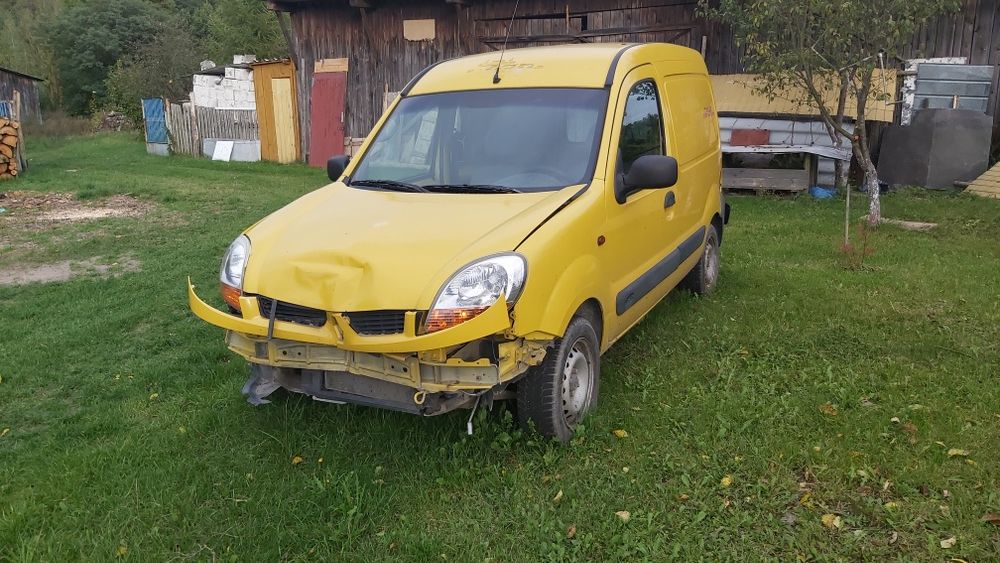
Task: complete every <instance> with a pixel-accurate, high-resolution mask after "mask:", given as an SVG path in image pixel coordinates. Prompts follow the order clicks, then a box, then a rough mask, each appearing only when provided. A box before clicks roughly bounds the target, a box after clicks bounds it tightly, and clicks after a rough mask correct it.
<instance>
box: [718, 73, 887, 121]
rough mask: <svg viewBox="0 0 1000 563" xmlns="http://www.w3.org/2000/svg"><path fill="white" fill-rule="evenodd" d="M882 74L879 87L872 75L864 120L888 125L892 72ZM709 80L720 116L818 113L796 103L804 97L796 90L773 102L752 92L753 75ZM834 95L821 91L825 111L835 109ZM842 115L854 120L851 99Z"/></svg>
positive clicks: (877, 76) (854, 105) (878, 75)
mask: <svg viewBox="0 0 1000 563" xmlns="http://www.w3.org/2000/svg"><path fill="white" fill-rule="evenodd" d="M884 74H885V81H884V86H883V78H882V76H883V73H882V72H881V71H878V70H877V71H875V77H874V80H873V85H872V86H873V92H872V96H871V99H870V101H869V102H868V107H867V108H866V109H867V111H868V115H867V119H868V120H869V121H885V122H888V123H892V121H893V119H892V118H893V113H894V111H895V106H894V105H892V104H889V103H887V101H890V102H891V101H892V100H893V99H895V92H896V71H894V70H890V71H886V72H885V73H884ZM711 79H712V89H713V90H714V91H715V103H716V106H717V108H718V111H719V113H720V114H742V115H801V116H809V117H816V116H818V115H819V111H817V110H815V109H813V108H812V107H811V106H809V104H807V103H802V102H800V101H799V100H804V99H806V96H805V95H804V93H803V92H802V91H801V90H799V89H789V90H788V91H787V92H786V93H784V94H783V95H781V96H777V97H775V99H773V100H769V99H767V96H764V95H762V94H759V93H757V92H755V91H754V86H756V85H757V84H758V83H759V78H758V76H757V75H755V74H723V75H716V76H712V77H711ZM883 92H888V95H883ZM837 95H838V92H837V91H836V90H834V89H833V88H826V89H825V90H824V91H823V99H824V101H825V102H826V106H827V107H829V108H836V107H837ZM844 114H845V115H846V116H847V117H849V118H850V119H856V118H857V103H856V102H855V101H854V99H853V97H852V96H848V97H847V106H846V111H845V112H844Z"/></svg>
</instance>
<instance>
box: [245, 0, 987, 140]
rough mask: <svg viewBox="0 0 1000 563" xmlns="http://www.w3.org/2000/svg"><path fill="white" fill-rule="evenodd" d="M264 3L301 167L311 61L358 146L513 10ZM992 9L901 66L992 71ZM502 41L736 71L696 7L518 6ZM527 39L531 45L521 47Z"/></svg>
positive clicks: (312, 0)
mask: <svg viewBox="0 0 1000 563" xmlns="http://www.w3.org/2000/svg"><path fill="white" fill-rule="evenodd" d="M270 2H271V4H272V5H273V6H275V7H277V8H279V9H281V10H284V11H287V12H289V13H290V16H291V24H292V25H291V37H292V49H291V51H292V52H293V53H295V55H296V56H297V57H298V58H297V60H296V61H295V62H296V76H297V86H298V91H297V96H298V104H297V105H298V108H299V113H298V116H299V126H300V138H301V139H302V151H303V156H304V157H305V156H306V155H308V152H309V146H308V140H309V137H310V122H311V116H310V115H309V113H310V109H309V108H310V107H311V103H310V102H311V85H312V77H313V73H314V65H315V62H316V61H318V60H323V59H334V58H347V59H349V65H350V71H349V73H348V86H347V103H346V108H345V113H346V120H345V134H346V135H347V136H348V137H362V136H365V135H367V134H368V132H369V131H370V129H371V128H372V126H373V125H374V123H375V122H376V120H377V119H378V117H379V116H380V115H381V113H382V111H383V107H384V106H383V104H384V97H385V92H387V91H388V92H398V91H399V90H401V89H402V88H403V86H404V85H405V84H406V83H407V82H408V81H409V80H410V78H411V77H413V76H414V75H416V74H417V73H418V72H420V71H421V70H422V69H423V68H425V67H427V66H428V65H430V64H432V63H435V62H438V61H440V60H444V59H448V58H452V57H458V56H462V55H468V54H474V53H481V52H487V51H490V50H494V49H498V48H499V47H500V43H501V42H502V37H503V35H504V33H505V31H506V27H507V24H508V22H509V19H510V16H511V12H512V10H513V8H514V4H515V0H493V1H486V0H479V1H476V2H467V3H465V4H464V5H461V4H455V3H449V2H445V1H444V0H371V1H370V4H371V5H372V6H374V7H373V8H371V9H359V8H352V7H350V5H349V2H348V0H325V1H317V0H270ZM998 4H1000V0H965V3H964V6H963V8H962V10H961V11H959V12H956V13H954V14H948V15H945V16H942V17H940V18H938V19H937V20H935V21H933V22H931V23H929V24H928V25H925V26H923V27H922V29H920V30H919V31H918V32H917V33H916V34H915V35H914V38H913V41H912V42H911V44H910V46H909V48H908V49H907V50H906V52H905V53H904V56H905V57H907V58H915V57H957V56H962V57H967V58H968V59H969V62H970V63H983V64H987V63H989V64H994V65H995V64H998V63H1000V41H996V40H994V37H995V36H996V35H998V34H1000V16H998V14H997V6H998ZM567 16H568V17H567ZM425 19H432V20H434V38H433V39H430V40H426V41H408V40H406V39H405V38H404V37H403V21H404V20H425ZM629 30H635V31H634V32H630V31H629ZM539 36H542V37H541V39H542V40H538V39H539ZM511 37H512V40H511V43H510V45H509V46H510V47H523V46H528V45H544V44H551V43H566V42H596V41H607V42H643V41H667V42H672V43H678V44H681V45H686V46H688V47H691V48H693V49H696V50H701V48H702V42H703V41H704V42H705V47H706V49H705V61H706V64H707V65H708V69H709V72H710V73H712V74H737V73H741V72H744V71H745V68H744V67H743V63H742V59H743V57H742V52H741V49H740V48H739V46H738V45H737V44H736V42H735V39H734V37H733V33H732V31H731V30H730V29H729V28H727V27H725V26H722V25H720V24H718V23H716V22H712V21H705V20H704V19H703V18H701V17H700V16H699V15H698V3H697V0H618V1H616V0H534V1H531V0H522V1H521V2H520V6H519V8H518V14H517V18H516V19H515V21H514V23H513V26H512V28H511ZM529 37H534V38H535V39H536V40H534V41H531V42H528V41H527V40H526V39H527V38H529ZM546 39H547V40H546ZM998 79H1000V77H998V76H995V77H994V80H993V91H994V94H993V96H992V98H991V100H990V104H989V107H990V113H991V114H992V115H993V116H994V117H995V119H996V118H997V117H1000V111H998V110H1000V107H998V102H997V96H996V90H997V81H998ZM262 117H263V116H262ZM994 123H995V124H996V123H997V122H996V121H995V122H994Z"/></svg>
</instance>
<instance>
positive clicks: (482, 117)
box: [350, 88, 607, 191]
mask: <svg viewBox="0 0 1000 563" xmlns="http://www.w3.org/2000/svg"><path fill="white" fill-rule="evenodd" d="M606 105H607V92H606V91H605V90H595V89H579V88H574V89H569V88H565V89H562V88H560V89H552V88H546V89H540V88H533V89H506V90H477V91H468V92H448V93H442V94H425V95H421V96H413V97H408V98H404V99H402V100H400V102H399V105H397V106H396V109H395V111H393V112H392V115H390V116H389V118H388V119H387V120H386V122H385V124H384V125H383V126H382V128H381V129H380V130H379V132H378V135H377V136H376V137H375V140H374V141H373V142H372V144H371V146H370V147H369V149H368V150H367V151H366V152H365V154H364V156H363V157H362V160H361V162H360V163H359V164H358V167H357V168H356V169H355V171H354V174H353V175H352V176H351V180H350V181H351V183H360V184H368V185H372V184H375V183H378V182H383V183H384V182H386V181H388V182H395V183H397V184H398V183H405V184H409V185H410V187H411V188H412V187H413V186H419V187H433V188H435V191H448V188H454V191H461V190H460V188H461V187H462V186H464V187H465V188H466V189H467V191H468V189H471V188H480V189H482V188H490V187H494V188H497V187H502V188H508V189H510V191H515V190H516V191H541V190H552V189H558V188H564V187H566V186H571V185H574V184H582V183H586V182H589V181H590V179H591V178H589V177H588V176H590V175H592V170H593V167H594V160H595V157H596V155H597V147H598V144H599V142H600V133H601V131H600V129H601V127H600V125H601V123H602V119H603V117H604V108H605V106H606Z"/></svg>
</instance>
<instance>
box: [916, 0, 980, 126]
mask: <svg viewBox="0 0 1000 563" xmlns="http://www.w3.org/2000/svg"><path fill="white" fill-rule="evenodd" d="M998 11H1000V1H998V0H964V1H963V5H962V9H961V10H960V11H958V12H956V13H954V14H951V15H948V16H943V17H940V18H938V19H937V20H936V21H934V22H932V23H930V24H928V25H925V26H923V27H922V28H921V29H920V31H918V32H917V34H916V35H915V36H914V37H913V42H912V43H911V44H910V48H909V49H908V50H907V51H906V52H905V53H904V56H905V57H906V58H931V57H965V58H966V59H968V62H969V64H973V65H993V67H994V69H993V70H994V72H993V88H992V93H991V94H990V100H989V102H988V104H987V107H988V108H989V111H987V113H989V114H990V115H992V116H993V130H994V136H995V135H996V131H997V126H998V124H1000V97H998V96H997V88H998V87H1000V73H998V72H997V69H996V66H997V65H998V64H1000V14H998V13H997V12H998Z"/></svg>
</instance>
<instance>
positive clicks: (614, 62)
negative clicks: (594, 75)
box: [604, 43, 638, 88]
mask: <svg viewBox="0 0 1000 563" xmlns="http://www.w3.org/2000/svg"><path fill="white" fill-rule="evenodd" d="M637 46H638V44H637V43H632V44H630V45H626V46H624V47H622V48H621V50H620V51H618V52H617V53H615V58H613V59H611V68H609V69H608V75H607V76H606V77H605V78H604V87H605V88H610V87H611V85H612V84H614V82H615V71H616V70H618V60H619V59H621V58H622V55H624V54H625V51H628V50H629V49H631V48H632V47H637Z"/></svg>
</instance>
